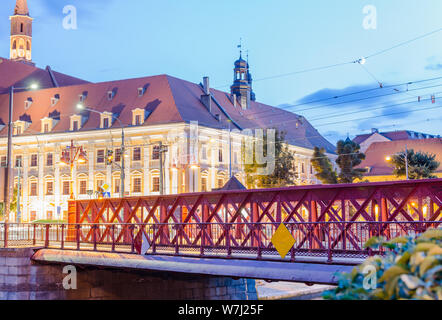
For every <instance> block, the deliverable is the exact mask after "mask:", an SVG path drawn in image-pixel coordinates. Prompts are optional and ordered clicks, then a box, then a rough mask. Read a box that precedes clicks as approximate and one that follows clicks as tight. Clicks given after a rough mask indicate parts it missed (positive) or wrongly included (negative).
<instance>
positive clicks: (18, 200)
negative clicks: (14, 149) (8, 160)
mask: <svg viewBox="0 0 442 320" xmlns="http://www.w3.org/2000/svg"><path fill="white" fill-rule="evenodd" d="M17 165H18V166H17V170H18V175H17V217H16V221H17V223H20V218H21V208H20V198H21V182H20V179H21V159H19V160H18V163H17Z"/></svg>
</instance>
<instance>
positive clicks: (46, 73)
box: [0, 57, 88, 93]
mask: <svg viewBox="0 0 442 320" xmlns="http://www.w3.org/2000/svg"><path fill="white" fill-rule="evenodd" d="M51 73H52V75H51ZM52 77H53V78H52ZM34 82H35V83H38V84H39V86H40V87H41V88H51V87H55V86H57V85H58V86H60V87H63V86H69V85H74V84H81V83H88V82H87V81H84V80H81V79H78V78H74V77H71V76H68V75H65V74H62V73H59V72H56V71H52V70H51V69H50V68H49V67H47V68H46V69H40V68H37V67H34V66H32V65H29V64H26V63H22V62H16V61H11V60H9V59H5V58H1V57H0V93H2V92H4V91H6V90H7V89H8V88H9V87H10V86H12V85H13V86H15V87H18V88H22V87H28V86H30V85H31V84H32V83H34ZM54 82H55V83H54Z"/></svg>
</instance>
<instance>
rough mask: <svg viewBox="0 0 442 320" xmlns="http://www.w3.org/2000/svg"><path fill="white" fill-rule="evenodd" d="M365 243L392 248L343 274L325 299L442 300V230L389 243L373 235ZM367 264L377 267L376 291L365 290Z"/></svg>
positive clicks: (325, 294)
mask: <svg viewBox="0 0 442 320" xmlns="http://www.w3.org/2000/svg"><path fill="white" fill-rule="evenodd" d="M365 246H366V247H370V248H378V247H379V246H383V247H386V248H388V249H390V250H389V251H387V254H386V255H385V256H384V257H381V256H374V257H370V258H368V259H367V260H366V261H365V262H364V263H363V264H362V265H360V266H358V267H356V268H354V269H353V271H352V272H351V273H349V274H346V273H344V274H340V275H339V282H338V286H337V288H335V289H333V290H330V291H327V292H325V293H324V295H323V297H324V298H325V299H329V300H410V299H412V300H442V229H429V230H427V231H426V232H425V233H423V234H422V235H420V236H415V237H399V238H396V239H393V240H391V241H388V242H386V241H385V240H384V239H383V238H381V237H374V238H371V239H370V240H369V241H368V242H367V243H366V245H365ZM367 265H371V266H373V267H375V268H376V277H377V288H376V289H374V290H366V289H364V285H363V283H364V277H365V275H364V273H363V270H364V268H365V267H366V266H367Z"/></svg>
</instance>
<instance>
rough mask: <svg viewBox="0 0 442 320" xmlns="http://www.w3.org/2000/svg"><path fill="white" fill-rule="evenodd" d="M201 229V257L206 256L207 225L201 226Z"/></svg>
mask: <svg viewBox="0 0 442 320" xmlns="http://www.w3.org/2000/svg"><path fill="white" fill-rule="evenodd" d="M199 227H200V229H201V239H200V256H201V257H202V256H204V245H205V241H206V237H205V231H206V225H205V224H204V223H202V224H200V226H199Z"/></svg>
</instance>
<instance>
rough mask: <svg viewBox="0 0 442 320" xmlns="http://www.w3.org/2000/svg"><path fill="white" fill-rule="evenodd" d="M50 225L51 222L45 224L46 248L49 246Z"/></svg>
mask: <svg viewBox="0 0 442 320" xmlns="http://www.w3.org/2000/svg"><path fill="white" fill-rule="evenodd" d="M49 227H50V225H49V224H47V225H46V226H45V248H49Z"/></svg>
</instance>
